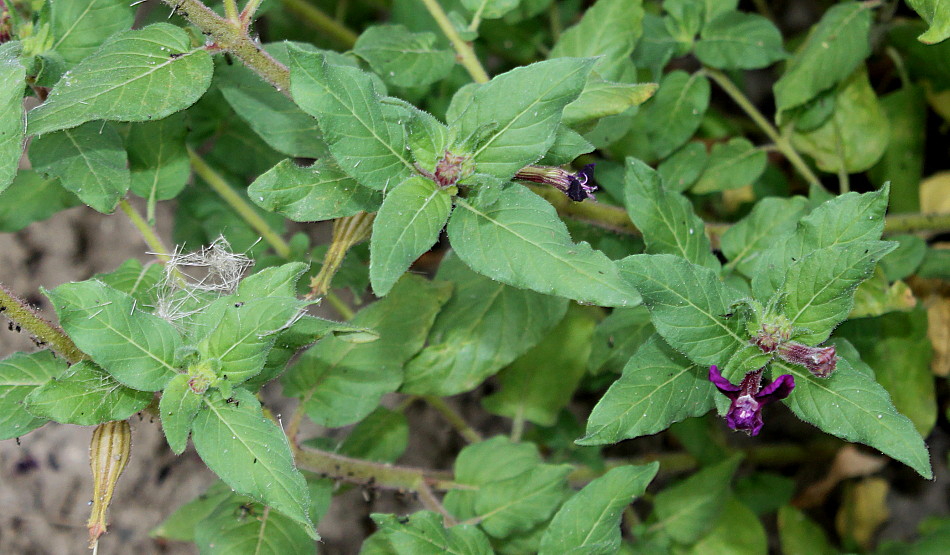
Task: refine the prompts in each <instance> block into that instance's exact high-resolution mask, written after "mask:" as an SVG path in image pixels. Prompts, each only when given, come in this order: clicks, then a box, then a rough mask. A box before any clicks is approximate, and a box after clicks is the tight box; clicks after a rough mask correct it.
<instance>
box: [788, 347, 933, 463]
mask: <svg viewBox="0 0 950 555" xmlns="http://www.w3.org/2000/svg"><path fill="white" fill-rule="evenodd" d="M839 351H840V349H839ZM772 373H773V374H775V375H777V374H792V375H793V376H794V377H795V392H794V393H792V395H790V396H789V397H788V398H787V399H785V400H784V401H783V402H784V403H785V404H786V405H788V407H789V408H790V409H792V412H794V413H795V415H796V416H798V417H799V418H801V419H802V420H804V421H806V422H810V423H811V424H814V425H815V426H817V427H818V428H820V429H822V430H824V431H825V432H827V433H829V434H831V435H834V436H838V437H840V438H841V439H844V440H845V441H852V442H857V443H863V444H865V445H869V446H871V447H873V448H875V449H877V450H879V451H881V452H882V453H884V454H885V455H887V456H889V457H891V458H893V459H896V460H898V461H900V462H902V463H904V464H906V465H907V466H909V467H911V468H913V469H914V470H916V471H917V472H918V473H919V474H920V475H921V476H923V477H924V478H926V479H928V480H929V479H930V478H931V477H932V476H933V471H932V470H931V467H930V456H929V453H928V452H927V446H926V445H925V444H924V440H923V439H921V437H920V434H918V433H917V430H916V429H914V424H913V422H911V421H910V419H908V418H907V417H906V416H904V415H903V414H901V413H899V412H897V410H896V409H895V408H894V405H892V404H891V399H890V396H889V395H888V394H887V390H885V389H884V388H883V387H881V386H880V385H879V384H878V383H877V382H876V381H874V378H872V377H870V376H868V375H867V374H865V373H863V372H860V371H858V370H856V369H855V368H854V367H853V366H852V364H851V362H850V361H849V360H847V359H846V358H844V357H839V358H838V364H837V369H836V370H835V371H834V373H833V374H832V375H831V377H829V378H817V377H815V376H813V375H812V374H811V372H809V371H808V370H806V369H805V368H803V367H801V366H797V365H792V364H786V363H784V362H781V361H776V362H774V363H773V365H772Z"/></svg>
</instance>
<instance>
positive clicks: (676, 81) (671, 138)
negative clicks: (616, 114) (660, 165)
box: [637, 70, 709, 158]
mask: <svg viewBox="0 0 950 555" xmlns="http://www.w3.org/2000/svg"><path fill="white" fill-rule="evenodd" d="M708 107H709V79H707V78H706V77H705V76H704V75H702V74H701V73H698V72H697V73H694V74H692V75H690V74H689V73H686V72H685V71H681V70H676V71H671V72H670V73H667V74H666V75H665V76H664V77H663V80H662V81H660V88H659V89H658V90H657V91H656V94H655V95H653V98H652V99H651V100H650V101H649V102H647V103H646V104H644V105H643V109H642V110H641V111H640V113H639V114H638V115H637V120H638V121H640V122H642V123H643V125H644V126H645V132H646V140H647V141H648V142H649V143H650V145H651V146H652V148H653V150H654V152H655V153H656V156H657V157H658V158H665V157H667V156H669V155H670V154H671V153H672V152H673V151H675V150H676V149H677V148H679V147H680V146H682V145H683V143H685V142H686V141H687V140H689V138H690V137H692V136H693V133H695V132H696V130H697V129H699V124H700V123H701V122H702V120H703V116H704V115H705V114H706V108H708Z"/></svg>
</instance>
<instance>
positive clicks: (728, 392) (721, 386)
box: [709, 364, 739, 400]
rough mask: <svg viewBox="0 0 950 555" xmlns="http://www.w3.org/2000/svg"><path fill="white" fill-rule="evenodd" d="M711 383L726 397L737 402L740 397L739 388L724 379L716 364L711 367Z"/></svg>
mask: <svg viewBox="0 0 950 555" xmlns="http://www.w3.org/2000/svg"><path fill="white" fill-rule="evenodd" d="M709 381H711V382H712V383H713V385H714V386H716V389H718V390H719V391H720V392H721V393H722V394H723V395H725V396H726V397H728V398H730V399H732V400H735V399H736V397H738V396H739V386H737V385H734V384H732V382H730V381H729V380H727V379H726V378H723V377H722V372H720V371H719V367H718V366H716V365H715V364H713V365H712V366H710V367H709Z"/></svg>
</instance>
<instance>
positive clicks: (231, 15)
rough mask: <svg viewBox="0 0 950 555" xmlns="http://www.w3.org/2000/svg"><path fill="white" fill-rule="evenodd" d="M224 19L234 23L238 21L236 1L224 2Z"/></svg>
mask: <svg viewBox="0 0 950 555" xmlns="http://www.w3.org/2000/svg"><path fill="white" fill-rule="evenodd" d="M224 17H225V18H226V19H227V20H228V21H233V22H234V23H237V22H238V21H240V19H241V18H240V16H239V15H238V7H237V0H224Z"/></svg>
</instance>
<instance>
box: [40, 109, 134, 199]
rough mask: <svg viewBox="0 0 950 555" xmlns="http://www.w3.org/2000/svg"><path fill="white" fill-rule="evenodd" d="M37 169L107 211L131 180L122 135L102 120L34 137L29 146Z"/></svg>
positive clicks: (119, 197)
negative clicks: (57, 179)
mask: <svg viewBox="0 0 950 555" xmlns="http://www.w3.org/2000/svg"><path fill="white" fill-rule="evenodd" d="M30 160H31V161H32V162H33V167H34V168H36V170H37V171H40V172H42V173H45V174H47V175H49V176H51V177H56V178H59V181H60V183H62V184H63V187H65V188H66V189H67V190H68V191H70V192H71V193H73V194H75V195H76V196H77V197H79V199H80V200H82V201H83V202H84V203H86V204H88V205H89V206H91V207H92V208H95V209H96V210H98V211H99V212H103V213H106V214H108V213H111V212H112V211H113V210H115V207H116V205H118V204H119V199H121V198H122V197H123V196H125V193H126V191H128V190H129V185H130V183H131V179H132V178H131V174H130V173H129V169H128V167H127V166H128V157H127V155H126V152H125V148H124V147H123V145H122V137H120V136H119V133H118V132H117V131H116V130H115V127H113V126H112V125H109V124H108V123H106V122H93V121H91V122H89V123H86V124H84V125H80V126H79V127H75V128H72V129H64V130H63V131H57V132H55V133H49V134H47V135H43V136H42V137H37V138H36V139H34V140H33V142H32V144H31V145H30Z"/></svg>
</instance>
